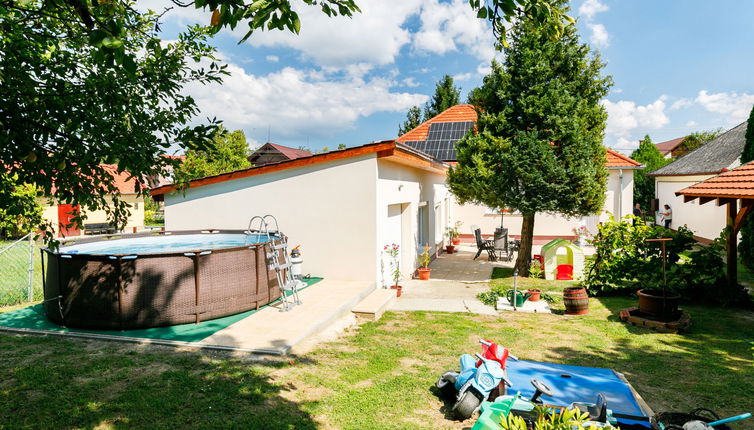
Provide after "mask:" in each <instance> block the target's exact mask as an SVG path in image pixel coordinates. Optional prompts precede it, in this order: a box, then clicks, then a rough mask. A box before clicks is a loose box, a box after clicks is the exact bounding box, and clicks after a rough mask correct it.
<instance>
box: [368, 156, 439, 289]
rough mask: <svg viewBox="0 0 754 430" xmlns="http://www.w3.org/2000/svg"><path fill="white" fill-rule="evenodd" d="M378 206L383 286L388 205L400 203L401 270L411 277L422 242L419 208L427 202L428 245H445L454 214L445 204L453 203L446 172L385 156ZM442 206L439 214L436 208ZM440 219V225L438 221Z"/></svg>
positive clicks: (379, 264)
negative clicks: (446, 181)
mask: <svg viewBox="0 0 754 430" xmlns="http://www.w3.org/2000/svg"><path fill="white" fill-rule="evenodd" d="M377 165H378V179H377V200H376V201H377V205H376V208H375V217H376V220H377V222H376V225H377V232H376V233H377V234H376V237H377V240H378V242H377V250H378V252H377V255H376V262H375V264H376V266H377V271H376V273H377V279H378V282H382V283H383V285H387V282H388V281H389V279H388V280H385V279H384V276H383V274H382V272H383V271H382V270H381V267H382V265H383V264H387V262H386V260H385V258H384V255H383V253H382V252H381V250H382V248H383V247H384V246H385V245H388V243H386V242H385V238H386V237H387V236H388V235H389V234H387V233H386V232H385V231H384V230H385V228H387V227H386V226H387V215H388V206H391V205H398V204H400V205H401V207H402V211H403V212H402V222H403V225H402V232H403V234H402V237H401V248H402V249H401V270H402V272H403V277H404V278H405V277H410V276H411V274H412V273H413V271H414V269H415V268H416V267H417V254H418V252H420V250H421V248H422V246H423V244H422V243H419V237H418V236H419V230H418V214H419V207H420V205H422V204H423V203H425V202H426V207H427V210H428V211H429V212H428V221H429V225H428V228H427V230H428V232H427V233H428V240H427V242H428V245H430V248H431V250H430V252H432V253H434V252H436V251H437V248H438V247H441V246H442V244H443V235H444V233H445V228H446V227H447V226H449V225H450V224H449V220H450V219H451V214H450V213H448V212H449V211H448V209H447V207H446V206H445V205H446V202H447V206H448V207H450V206H452V205H451V203H450V199H451V196H450V193H449V191H448V188H447V186H446V185H445V175H444V174H442V173H432V172H428V171H424V170H419V169H417V168H413V167H410V166H406V165H403V164H398V163H396V162H393V161H389V160H386V159H380V160H378V163H377ZM438 204H439V205H440V208H441V210H440V212H439V216H438V215H437V214H436V213H435V207H436V206H437V205H438ZM438 222H439V224H438Z"/></svg>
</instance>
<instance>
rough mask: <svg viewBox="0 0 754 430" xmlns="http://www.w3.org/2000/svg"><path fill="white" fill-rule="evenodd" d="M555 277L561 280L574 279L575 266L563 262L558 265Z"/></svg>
mask: <svg viewBox="0 0 754 430" xmlns="http://www.w3.org/2000/svg"><path fill="white" fill-rule="evenodd" d="M555 279H557V280H560V281H571V280H573V266H571V265H570V264H561V265H560V266H558V267H557V275H555Z"/></svg>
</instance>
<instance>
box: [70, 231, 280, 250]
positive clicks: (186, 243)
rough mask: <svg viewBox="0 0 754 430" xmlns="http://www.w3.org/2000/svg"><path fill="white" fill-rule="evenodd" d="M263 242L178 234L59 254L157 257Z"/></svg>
mask: <svg viewBox="0 0 754 430" xmlns="http://www.w3.org/2000/svg"><path fill="white" fill-rule="evenodd" d="M262 242H267V235H266V234H249V235H247V234H237V233H236V234H227V233H224V234H182V235H175V236H170V235H164V236H162V235H161V236H147V237H134V238H128V239H112V240H103V241H97V242H91V243H82V244H78V245H69V246H61V247H60V249H59V251H58V252H59V253H61V254H89V255H115V254H121V255H123V254H129V255H130V254H159V253H171V252H189V251H199V250H202V251H203V250H211V249H218V248H232V247H236V246H244V245H252V244H255V243H262Z"/></svg>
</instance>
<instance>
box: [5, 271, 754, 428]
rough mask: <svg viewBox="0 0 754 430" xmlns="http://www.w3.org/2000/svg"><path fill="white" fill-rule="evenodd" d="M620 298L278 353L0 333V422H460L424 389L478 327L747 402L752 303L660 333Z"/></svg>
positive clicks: (442, 318) (643, 384) (394, 317)
mask: <svg viewBox="0 0 754 430" xmlns="http://www.w3.org/2000/svg"><path fill="white" fill-rule="evenodd" d="M495 282H496V283H500V284H505V283H506V282H510V279H509V278H502V279H498V280H496V281H495ZM529 283H532V285H533V284H534V283H537V287H539V288H542V287H544V289H545V290H546V291H556V290H559V289H561V288H562V286H563V285H564V284H563V283H546V282H545V281H535V280H522V286H526V287H528V286H530V285H527V284H529ZM633 304H634V300H633V299H624V298H600V299H594V298H593V299H591V300H590V307H591V313H590V314H589V315H586V316H580V317H569V316H563V315H557V314H554V315H540V314H536V315H533V314H523V313H520V314H519V313H516V314H513V313H506V314H503V315H501V316H498V317H493V316H470V315H468V314H450V313H432V312H412V313H396V312H389V313H386V314H385V315H384V316H383V318H382V319H381V320H380V321H378V322H375V323H368V324H364V325H362V326H361V328H360V329H359V330H353V331H351V332H349V333H348V334H346V335H345V336H343V337H342V338H341V339H339V340H337V341H334V342H331V343H328V344H326V345H322V346H321V347H320V348H318V349H316V350H314V351H312V352H311V353H310V354H307V355H306V356H305V357H302V358H295V359H294V360H293V361H291V362H289V361H288V360H289V359H285V360H279V359H270V360H266V361H251V360H249V359H241V358H233V357H231V356H228V355H225V354H218V353H198V352H189V351H178V350H174V349H168V348H163V347H147V346H133V345H121V344H117V343H100V342H94V341H82V340H65V339H59V338H46V337H22V336H10V335H2V334H0V350H2V351H3V354H0V373H2V374H3V375H4V377H3V379H2V381H0V428H13V429H16V428H102V429H105V428H129V429H130V428H149V429H153V428H157V429H159V428H166V429H167V428H169V429H173V428H185V427H192V428H260V429H262V428H264V429H278V428H282V429H293V428H296V429H314V428H328V429H329V428H343V429H435V428H461V427H463V426H468V425H470V424H471V421H468V422H465V423H459V422H455V421H452V420H450V419H448V417H447V416H446V414H447V411H448V406H449V405H446V404H444V403H443V402H442V401H441V400H439V399H438V398H437V396H436V395H435V394H434V392H433V388H432V387H433V384H434V381H435V380H436V378H437V377H438V376H439V375H440V373H441V372H443V371H445V370H447V369H451V368H454V367H456V366H457V359H458V356H459V355H460V354H461V353H464V352H474V351H475V350H477V349H478V344H477V340H478V339H479V338H480V337H486V338H490V339H494V340H496V341H497V342H499V343H500V344H502V345H505V346H507V347H509V348H511V350H512V352H513V353H514V354H517V355H518V356H520V357H521V358H523V359H529V360H543V361H550V362H557V363H566V364H574V365H583V366H596V367H609V368H612V369H615V370H617V371H619V372H623V373H625V375H626V377H627V378H628V379H629V381H631V383H632V384H633V385H634V387H635V388H636V389H637V390H638V391H639V393H640V394H641V395H642V396H643V397H644V399H645V400H646V401H647V402H648V403H649V404H650V405H651V406H652V407H653V408H654V409H655V410H656V411H663V410H688V409H691V408H694V407H697V406H706V407H711V408H713V409H716V410H718V411H719V412H720V413H722V414H723V415H733V414H738V413H743V412H748V411H750V410H751V407H752V403H751V398H752V396H754V364H753V361H752V358H753V355H752V353H753V351H752V346H754V344H753V343H752V342H754V313H752V312H748V311H740V310H734V309H721V308H704V307H698V306H693V307H688V310H689V311H690V312H691V314H692V318H693V324H694V325H693V327H692V330H691V332H690V333H688V334H686V335H674V334H660V333H655V332H652V331H649V330H645V329H642V328H637V327H633V326H629V325H626V324H624V323H622V322H620V321H619V320H618V317H617V315H618V312H619V310H620V309H622V308H625V307H628V306H632V305H633ZM553 307H554V308H555V309H556V310H559V309H562V303H556V304H554V305H553ZM745 424H746V425H749V426H750V425H751V423H745ZM732 427H733V428H734V429H744V428H751V427H746V426H745V425H743V424H741V423H739V425H733V426H732Z"/></svg>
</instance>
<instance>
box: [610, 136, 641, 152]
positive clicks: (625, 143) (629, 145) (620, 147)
mask: <svg viewBox="0 0 754 430" xmlns="http://www.w3.org/2000/svg"><path fill="white" fill-rule="evenodd" d="M638 147H639V141H638V140H629V139H626V138H625V137H619V138H618V141H617V142H616V143H615V145H613V147H612V149H615V150H616V151H620V152H623V153H624V154H630V153H632V152H633V151H634V150H635V149H636V148H638Z"/></svg>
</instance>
